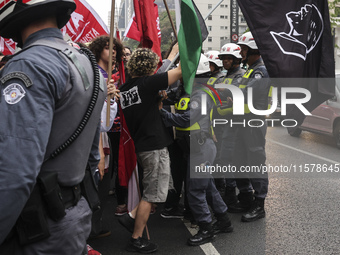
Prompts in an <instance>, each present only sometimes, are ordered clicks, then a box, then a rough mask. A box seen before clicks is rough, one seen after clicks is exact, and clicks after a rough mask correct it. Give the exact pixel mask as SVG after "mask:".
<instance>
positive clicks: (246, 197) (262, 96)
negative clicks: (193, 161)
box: [233, 32, 270, 222]
mask: <svg viewBox="0 0 340 255" xmlns="http://www.w3.org/2000/svg"><path fill="white" fill-rule="evenodd" d="M238 45H239V46H240V47H241V52H240V54H241V56H242V61H243V62H244V63H246V64H247V65H248V66H249V67H248V70H247V72H246V73H245V74H244V75H243V77H242V80H241V82H240V85H239V88H240V89H241V90H242V92H243V94H244V98H245V103H244V104H245V105H244V112H245V114H244V115H243V116H233V120H234V121H238V122H241V123H243V124H240V125H236V139H235V148H234V157H233V161H234V165H235V166H236V167H237V169H240V168H241V167H242V166H243V167H247V166H252V167H254V166H258V168H259V169H261V167H262V166H264V165H265V162H266V151H265V144H266V141H265V136H266V131H267V125H266V122H265V120H264V117H263V116H257V115H255V114H253V113H251V112H250V111H249V108H248V104H247V97H248V93H249V90H248V89H249V88H252V89H253V106H254V108H255V109H257V110H266V109H268V96H269V92H270V80H269V75H268V72H267V69H266V67H265V65H264V63H263V60H262V58H261V55H260V52H259V50H258V48H257V45H256V42H255V40H254V37H253V36H252V34H251V32H247V33H245V34H243V35H242V36H241V37H240V39H239V42H238ZM252 119H256V120H258V121H256V122H255V121H252V122H251V123H252V125H248V123H249V121H250V120H252ZM259 119H260V120H262V121H260V120H259ZM238 177H241V178H236V182H237V187H238V189H239V190H240V193H239V195H238V199H239V202H238V203H237V205H235V206H234V207H233V210H234V212H236V211H237V212H244V214H243V215H242V218H241V221H243V222H252V221H256V220H258V219H261V218H263V217H265V215H266V213H265V210H264V201H265V198H266V196H267V193H268V175H267V173H262V172H260V173H253V174H249V175H244V174H240V175H239V176H238ZM250 186H252V188H253V190H254V192H252V191H249V187H250Z"/></svg>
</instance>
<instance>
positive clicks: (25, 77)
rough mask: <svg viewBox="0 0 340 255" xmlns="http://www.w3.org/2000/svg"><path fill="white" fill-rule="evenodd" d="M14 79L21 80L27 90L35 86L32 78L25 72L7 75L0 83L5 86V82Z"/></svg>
mask: <svg viewBox="0 0 340 255" xmlns="http://www.w3.org/2000/svg"><path fill="white" fill-rule="evenodd" d="M12 79H19V80H21V81H22V82H23V83H24V84H25V86H26V87H27V88H29V87H31V86H32V85H33V82H32V80H31V78H30V77H29V76H28V75H27V74H25V73H23V72H11V73H9V74H6V75H5V76H3V77H1V79H0V81H1V82H2V84H4V83H5V82H7V81H9V80H12Z"/></svg>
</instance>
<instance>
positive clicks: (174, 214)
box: [161, 207, 184, 219]
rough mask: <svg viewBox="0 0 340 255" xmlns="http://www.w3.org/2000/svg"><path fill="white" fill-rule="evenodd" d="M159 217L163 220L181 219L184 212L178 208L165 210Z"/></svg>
mask: <svg viewBox="0 0 340 255" xmlns="http://www.w3.org/2000/svg"><path fill="white" fill-rule="evenodd" d="M161 217H162V218H164V219H183V217H184V212H183V210H181V209H180V208H178V207H171V208H165V209H164V210H163V211H162V212H161Z"/></svg>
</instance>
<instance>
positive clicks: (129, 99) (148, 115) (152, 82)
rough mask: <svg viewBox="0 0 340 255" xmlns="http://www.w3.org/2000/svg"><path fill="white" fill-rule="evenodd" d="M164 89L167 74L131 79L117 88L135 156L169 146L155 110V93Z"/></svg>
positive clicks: (157, 99)
mask: <svg viewBox="0 0 340 255" xmlns="http://www.w3.org/2000/svg"><path fill="white" fill-rule="evenodd" d="M167 87H168V73H161V74H155V75H152V76H143V77H138V78H131V79H130V80H128V81H127V82H126V83H124V84H123V85H122V86H121V87H120V95H121V97H120V105H121V107H122V110H123V113H124V117H125V120H126V124H127V126H128V128H129V131H130V134H131V136H132V139H133V141H134V143H135V147H136V152H142V151H151V150H159V149H162V148H164V147H166V146H168V145H169V144H171V142H172V139H171V137H170V135H169V132H168V131H167V129H166V127H165V125H164V123H163V121H162V118H161V115H160V113H159V110H158V101H159V98H158V92H159V90H164V89H166V88H167Z"/></svg>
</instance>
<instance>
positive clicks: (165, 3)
mask: <svg viewBox="0 0 340 255" xmlns="http://www.w3.org/2000/svg"><path fill="white" fill-rule="evenodd" d="M163 3H164V5H165V8H166V12H167V13H168V17H169V20H170V23H171V27H172V30H174V35H175V37H176V41H177V42H178V37H177V31H176V28H175V25H174V22H173V21H172V18H171V14H170V10H169V7H168V4H167V2H166V0H163Z"/></svg>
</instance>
